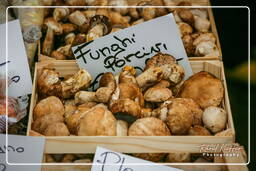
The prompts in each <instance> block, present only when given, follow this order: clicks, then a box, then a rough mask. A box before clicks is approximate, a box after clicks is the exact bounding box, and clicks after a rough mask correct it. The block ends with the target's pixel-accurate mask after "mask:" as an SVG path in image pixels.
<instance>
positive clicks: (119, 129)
mask: <svg viewBox="0 0 256 171" xmlns="http://www.w3.org/2000/svg"><path fill="white" fill-rule="evenodd" d="M116 135H117V136H127V135H128V123H127V122H125V121H123V120H117V121H116Z"/></svg>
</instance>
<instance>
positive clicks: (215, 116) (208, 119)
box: [203, 106, 227, 133]
mask: <svg viewBox="0 0 256 171" xmlns="http://www.w3.org/2000/svg"><path fill="white" fill-rule="evenodd" d="M226 122H227V113H226V111H225V110H224V109H222V108H219V107H214V106H210V107H208V108H206V109H205V110H204V113H203V123H204V125H205V127H206V128H208V129H209V130H211V131H212V132H213V133H217V132H220V131H222V130H223V129H224V128H225V126H226Z"/></svg>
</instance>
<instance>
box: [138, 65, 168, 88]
mask: <svg viewBox="0 0 256 171" xmlns="http://www.w3.org/2000/svg"><path fill="white" fill-rule="evenodd" d="M162 78H163V70H162V68H161V67H150V68H149V69H147V70H145V71H144V72H142V73H141V74H140V75H138V76H137V77H136V81H137V83H138V85H139V87H140V88H147V87H150V86H152V85H154V84H156V83H157V82H159V81H160V80H161V79H162Z"/></svg>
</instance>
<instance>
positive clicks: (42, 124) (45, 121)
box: [32, 113, 64, 134]
mask: <svg viewBox="0 0 256 171" xmlns="http://www.w3.org/2000/svg"><path fill="white" fill-rule="evenodd" d="M63 120H64V118H63V116H61V115H58V114H55V113H51V114H47V115H43V116H42V117H40V118H37V119H36V120H34V122H33V123H32V129H33V130H35V131H37V132H39V133H41V134H42V133H43V132H44V130H45V129H46V128H47V126H48V125H50V124H54V123H58V122H63Z"/></svg>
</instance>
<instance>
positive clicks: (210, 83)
mask: <svg viewBox="0 0 256 171" xmlns="http://www.w3.org/2000/svg"><path fill="white" fill-rule="evenodd" d="M178 96H179V97H183V98H191V99H193V100H194V101H195V102H196V103H197V104H198V105H199V106H200V107H201V108H202V109H205V108H207V107H209V106H219V104H220V103H221V101H222V99H223V96H224V88H223V85H222V82H221V80H219V79H218V78H216V77H214V76H213V75H211V74H210V73H208V72H206V71H201V72H198V73H196V74H194V75H193V76H191V77H190V78H189V79H187V80H186V81H184V83H183V85H182V86H181V88H180V91H179V94H178Z"/></svg>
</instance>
